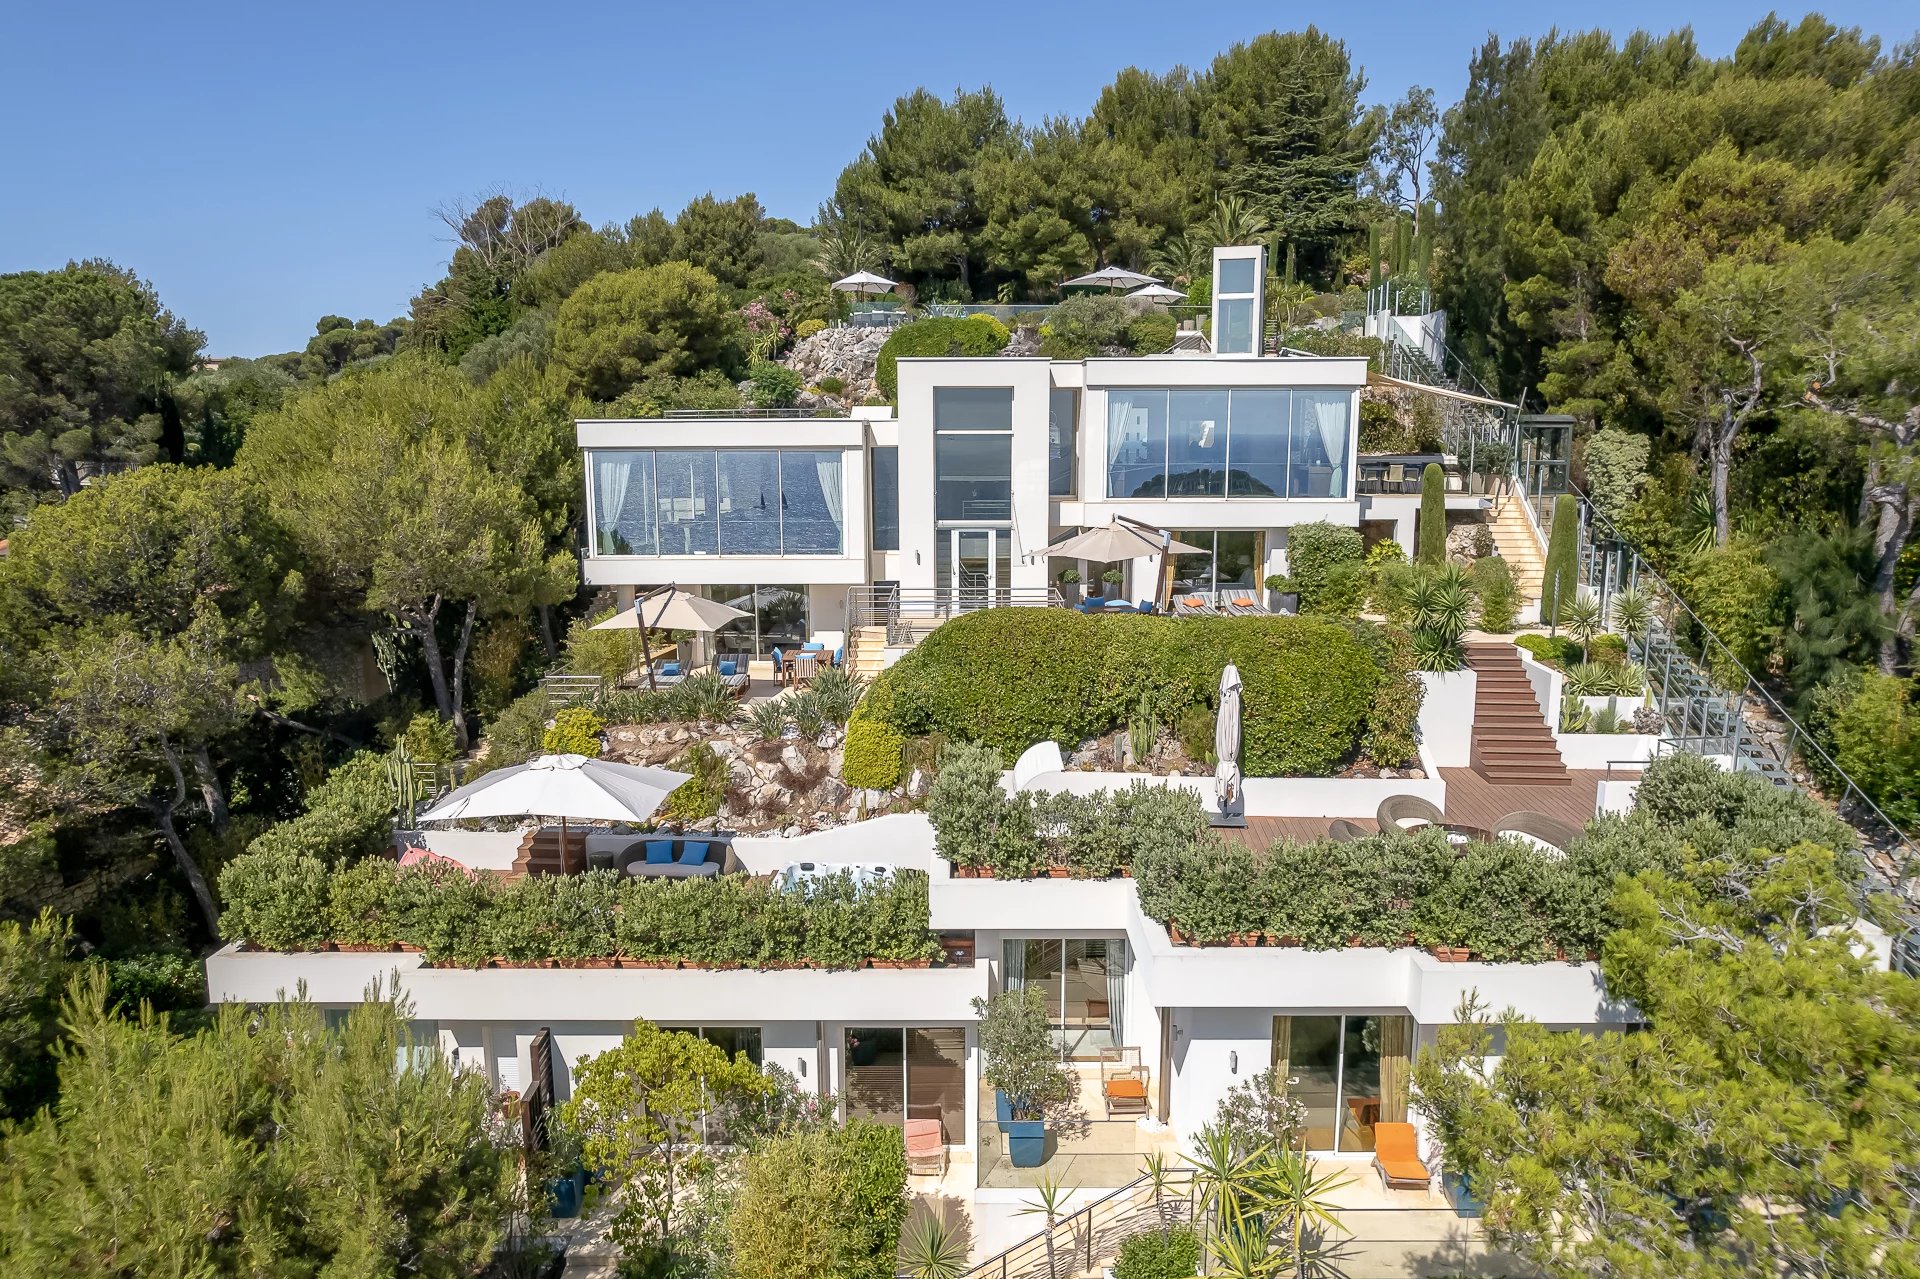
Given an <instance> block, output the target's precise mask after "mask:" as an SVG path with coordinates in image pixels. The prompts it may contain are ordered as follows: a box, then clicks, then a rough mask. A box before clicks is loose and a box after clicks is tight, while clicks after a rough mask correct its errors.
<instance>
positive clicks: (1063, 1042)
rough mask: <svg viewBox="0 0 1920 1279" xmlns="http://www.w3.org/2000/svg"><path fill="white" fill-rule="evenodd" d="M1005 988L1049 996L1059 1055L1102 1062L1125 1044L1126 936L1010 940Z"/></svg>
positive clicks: (1007, 952)
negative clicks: (1110, 1051) (1106, 1053)
mask: <svg viewBox="0 0 1920 1279" xmlns="http://www.w3.org/2000/svg"><path fill="white" fill-rule="evenodd" d="M1005 954H1006V963H1005V970H1006V982H1005V984H1006V988H1007V989H1008V990H1019V989H1021V988H1022V987H1024V986H1032V987H1035V988H1037V989H1039V990H1040V991H1041V992H1042V993H1044V994H1045V995H1046V999H1047V1009H1048V1012H1049V1014H1050V1016H1051V1019H1052V1022H1053V1029H1054V1038H1055V1040H1056V1042H1058V1043H1059V1045H1060V1055H1061V1056H1063V1057H1067V1058H1071V1059H1075V1060H1081V1061H1094V1060H1098V1059H1099V1056H1100V1050H1101V1049H1102V1048H1114V1047H1118V1046H1120V1045H1121V1044H1124V1043H1125V1042H1126V1040H1125V1039H1124V1037H1123V1027H1124V1021H1123V1017H1124V1012H1125V1000H1126V977H1127V943H1126V941H1125V939H1123V938H1118V937H1114V938H1106V937H1090V938H1077V939H1073V940H1062V939H1060V938H1054V937H1016V938H1009V939H1008V941H1007V943H1006V952H1005Z"/></svg>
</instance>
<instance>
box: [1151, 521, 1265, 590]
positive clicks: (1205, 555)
mask: <svg viewBox="0 0 1920 1279" xmlns="http://www.w3.org/2000/svg"><path fill="white" fill-rule="evenodd" d="M1173 537H1174V540H1175V541H1177V542H1185V543H1186V544H1187V545H1189V546H1197V547H1200V548H1201V550H1200V552H1199V553H1198V554H1188V555H1176V556H1174V559H1173V590H1174V594H1176V595H1180V594H1202V593H1219V594H1228V593H1232V592H1247V593H1251V592H1253V590H1254V589H1255V587H1256V586H1257V585H1258V583H1259V580H1260V565H1261V564H1262V562H1263V556H1262V552H1263V551H1264V550H1265V541H1266V535H1265V534H1263V533H1261V532H1260V531H1259V530H1257V529H1219V530H1217V531H1216V530H1214V529H1180V530H1178V531H1176V532H1175V533H1174V535H1173Z"/></svg>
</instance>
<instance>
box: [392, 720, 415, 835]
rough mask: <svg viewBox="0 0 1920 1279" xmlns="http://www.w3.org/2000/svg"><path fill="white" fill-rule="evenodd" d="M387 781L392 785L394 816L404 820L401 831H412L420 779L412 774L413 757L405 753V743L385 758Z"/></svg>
mask: <svg viewBox="0 0 1920 1279" xmlns="http://www.w3.org/2000/svg"><path fill="white" fill-rule="evenodd" d="M387 780H388V781H390V782H392V783H393V798H394V804H395V815H396V816H397V817H399V818H402V819H403V820H404V825H403V826H402V829H404V830H412V829H413V827H414V812H415V810H416V809H418V808H419V806H420V779H419V778H418V777H417V776H415V774H414V771H413V756H412V755H410V754H408V753H407V745H406V743H405V742H402V743H400V745H398V746H396V747H394V748H393V753H392V754H391V755H389V756H387Z"/></svg>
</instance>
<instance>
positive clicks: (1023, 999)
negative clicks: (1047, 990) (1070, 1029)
mask: <svg viewBox="0 0 1920 1279" xmlns="http://www.w3.org/2000/svg"><path fill="white" fill-rule="evenodd" d="M973 1011H974V1012H975V1013H977V1014H979V1017H980V1053H981V1057H982V1058H983V1061H982V1064H981V1067H980V1074H981V1077H982V1078H983V1079H985V1080H986V1083H987V1086H988V1087H990V1088H992V1089H993V1090H994V1097H993V1104H994V1117H995V1119H996V1120H997V1121H998V1123H999V1125H1000V1131H1001V1132H1003V1133H1005V1134H1006V1135H1007V1158H1008V1160H1009V1162H1011V1163H1012V1164H1013V1166H1014V1167H1016V1168H1038V1167H1039V1166H1040V1165H1041V1164H1043V1163H1045V1162H1046V1161H1047V1130H1046V1112H1047V1107H1048V1106H1052V1105H1057V1104H1059V1103H1060V1102H1063V1101H1065V1100H1066V1099H1067V1072H1066V1067H1065V1066H1064V1065H1062V1064H1061V1061H1060V1046H1059V1045H1058V1044H1056V1043H1055V1042H1054V1038H1053V1027H1052V1026H1051V1025H1050V1024H1049V1023H1048V1019H1047V1000H1046V997H1045V995H1043V994H1042V993H1041V991H1040V989H1039V987H1037V986H1027V987H1023V988H1022V989H1020V990H1009V991H1003V992H1002V993H1000V994H998V995H995V996H994V997H993V998H992V999H990V1000H988V999H975V1000H974V1001H973Z"/></svg>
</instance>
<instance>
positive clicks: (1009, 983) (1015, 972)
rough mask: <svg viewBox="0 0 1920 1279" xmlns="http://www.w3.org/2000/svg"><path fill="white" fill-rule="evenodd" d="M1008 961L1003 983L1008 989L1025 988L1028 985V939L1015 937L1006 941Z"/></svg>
mask: <svg viewBox="0 0 1920 1279" xmlns="http://www.w3.org/2000/svg"><path fill="white" fill-rule="evenodd" d="M1006 958H1007V962H1006V963H1005V964H1004V965H1003V967H1004V968H1005V969H1006V973H1005V977H1006V980H1005V981H1004V982H1002V983H1001V984H1002V985H1004V986H1005V987H1006V988H1007V989H1008V990H1025V989H1026V985H1027V940H1026V938H1024V937H1015V938H1012V939H1011V940H1009V941H1008V942H1007V943H1006Z"/></svg>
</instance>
